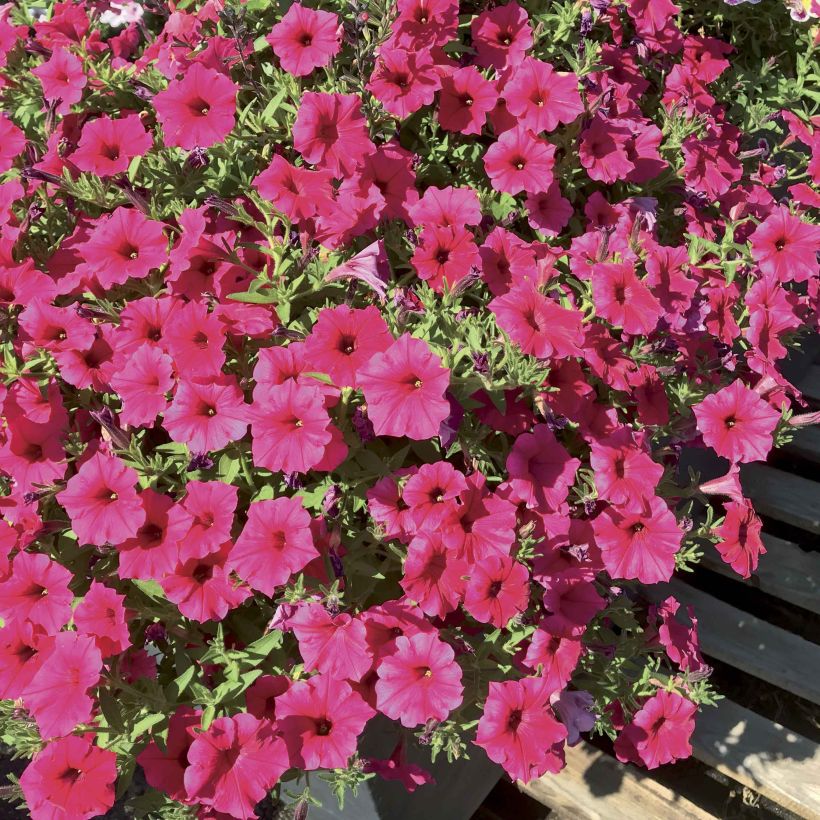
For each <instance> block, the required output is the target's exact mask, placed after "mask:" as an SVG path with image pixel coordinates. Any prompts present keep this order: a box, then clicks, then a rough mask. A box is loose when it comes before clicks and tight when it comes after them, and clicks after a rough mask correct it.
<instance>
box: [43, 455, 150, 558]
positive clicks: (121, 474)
mask: <svg viewBox="0 0 820 820" xmlns="http://www.w3.org/2000/svg"><path fill="white" fill-rule="evenodd" d="M137 479H138V476H137V473H136V471H135V470H132V469H131V468H130V467H126V465H125V464H123V462H122V461H120V459H118V458H116V457H114V456H104V455H102V453H95V454H94V455H93V456H91V458H90V459H88V461H86V462H85V463H84V464H83V465H82V467H80V469H79V470H78V471H77V474H76V475H74V476H73V477H72V478H70V479H69V480H68V484H67V485H66V488H65V489H64V490H63V491H62V492H60V493H58V494H57V500H58V501H59V502H60V504H62V505H63V507H64V508H65V511H66V512H67V513H68V516H69V518H70V520H71V528H72V529H73V530H74V532H75V533H76V534H77V539H78V541H79V542H80V544H94V545H95V546H103V545H104V544H107V543H111V544H119V543H121V542H123V541H125V540H126V539H127V538H131V537H133V536H134V535H135V534H136V532H137V530H138V529H139V528H140V526H142V524H143V522H144V521H145V510H144V509H143V506H142V504H141V503H140V498H139V496H138V495H137V491H136V489H135V488H134V485H135V484H136V483H137Z"/></svg>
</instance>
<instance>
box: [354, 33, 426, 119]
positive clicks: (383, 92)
mask: <svg viewBox="0 0 820 820" xmlns="http://www.w3.org/2000/svg"><path fill="white" fill-rule="evenodd" d="M440 85H441V80H440V78H439V75H438V72H437V71H436V66H435V63H434V62H433V58H432V57H431V55H430V52H429V51H424V50H421V51H405V50H404V49H402V48H389V49H386V48H384V47H382V49H381V51H380V52H379V56H378V57H377V58H376V65H375V68H374V69H373V73H372V74H371V75H370V82H368V84H367V90H368V91H369V92H370V93H371V94H372V95H373V96H374V97H375V98H376V99H377V100H378V101H379V102H380V103H381V104H382V105H383V106H384V107H385V109H386V110H387V111H389V112H390V113H391V114H393V116H395V117H398V118H399V119H404V118H405V117H408V116H410V114H412V113H413V112H415V111H418V110H419V109H420V108H422V107H423V106H425V105H430V103H431V102H433V98H434V97H435V94H436V91H438V89H439V86H440Z"/></svg>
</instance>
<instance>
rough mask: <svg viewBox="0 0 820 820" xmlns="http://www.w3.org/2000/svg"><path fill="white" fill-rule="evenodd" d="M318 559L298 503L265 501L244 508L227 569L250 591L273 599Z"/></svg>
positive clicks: (308, 518)
mask: <svg viewBox="0 0 820 820" xmlns="http://www.w3.org/2000/svg"><path fill="white" fill-rule="evenodd" d="M318 555H319V553H318V551H317V550H316V547H315V546H314V543H313V536H312V534H311V531H310V516H309V515H308V512H307V510H306V509H305V508H304V507H303V506H302V503H301V502H300V501H299V499H298V498H286V497H282V498H274V499H265V500H263V501H256V502H254V503H253V504H251V505H250V507H249V508H248V519H247V521H246V522H245V527H244V529H243V530H242V532H241V534H240V535H239V538H237V539H236V544H235V546H234V548H233V550H231V554H230V559H229V562H228V566H229V567H230V569H231V570H233V571H234V572H236V574H237V575H238V576H239V577H240V578H242V579H243V580H244V581H247V582H248V583H249V584H250V585H251V586H252V587H253V588H254V589H258V590H259V591H260V592H263V593H265V595H273V593H274V591H275V590H276V587H279V586H282V585H283V584H286V583H287V582H288V581H289V580H290V577H291V575H293V574H295V573H297V572H300V571H301V570H302V569H304V568H305V567H306V566H307V565H308V564H309V563H310V562H311V561H312V560H313V559H314V558H317V557H318Z"/></svg>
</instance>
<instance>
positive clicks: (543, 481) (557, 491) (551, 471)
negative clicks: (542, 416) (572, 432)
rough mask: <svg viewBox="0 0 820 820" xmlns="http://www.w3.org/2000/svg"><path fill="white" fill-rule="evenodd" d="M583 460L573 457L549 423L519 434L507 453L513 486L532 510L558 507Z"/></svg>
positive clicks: (519, 496) (510, 479)
mask: <svg viewBox="0 0 820 820" xmlns="http://www.w3.org/2000/svg"><path fill="white" fill-rule="evenodd" d="M580 464H581V462H580V460H579V459H577V458H571V457H570V455H569V453H568V452H567V451H566V450H565V449H564V448H563V447H562V446H561V445H560V444H559V443H558V440H557V439H556V438H555V435H554V433H553V432H552V431H551V430H550V429H549V427H547V425H546V424H536V425H535V427H533V428H532V431H531V432H529V433H524V434H523V435H520V436H518V438H517V439H516V440H515V443H514V444H513V446H512V449H511V450H510V453H509V455H508V456H507V471H508V473H509V481H510V486H511V488H512V490H513V493H514V494H515V496H516V499H517V500H518V501H520V502H523V503H524V504H526V505H527V507H529V508H530V509H535V508H539V509H541V510H543V511H546V510H556V509H558V508H559V507H560V506H561V504H563V503H564V502H565V501H566V500H567V495H568V494H569V488H570V487H571V486H572V483H573V481H574V480H575V473H576V471H577V470H578V467H579V466H580Z"/></svg>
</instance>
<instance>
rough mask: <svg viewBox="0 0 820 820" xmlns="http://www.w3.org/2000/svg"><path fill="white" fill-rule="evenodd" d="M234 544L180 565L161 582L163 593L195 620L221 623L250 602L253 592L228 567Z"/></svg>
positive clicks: (227, 542) (185, 614)
mask: <svg viewBox="0 0 820 820" xmlns="http://www.w3.org/2000/svg"><path fill="white" fill-rule="evenodd" d="M232 547H233V544H232V543H231V542H230V541H226V542H225V543H224V544H223V545H222V547H221V548H220V549H219V550H217V551H216V552H209V553H208V554H207V555H204V556H202V557H201V558H200V557H195V558H189V559H188V560H187V561H180V563H178V564H177V565H176V567H175V568H174V569H173V571H172V572H170V573H168V574H167V575H166V576H165V577H164V578H163V579H162V580H161V581H160V584H161V585H162V591H163V592H164V593H165V596H166V597H167V598H168V600H169V601H172V602H173V603H175V604H176V605H177V608H178V609H179V611H180V612H181V613H182V614H183V615H184V616H185V617H186V618H191V620H194V621H199V623H204V622H205V621H221V620H222V619H223V618H224V617H225V616H226V615H227V614H228V613H229V612H230V611H231V610H232V609H234V608H236V607H238V606H239V605H240V604H241V603H242V602H243V601H244V600H245V599H247V598H250V596H251V594H252V593H251V590H250V589H249V588H248V587H247V586H245V585H244V584H238V583H237V582H236V579H235V578H233V577H231V574H230V571H229V569H228V568H227V567H226V562H227V560H228V556H229V555H230V553H231V548H232Z"/></svg>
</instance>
